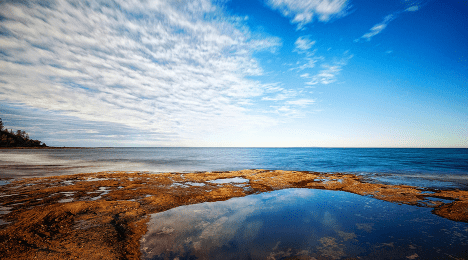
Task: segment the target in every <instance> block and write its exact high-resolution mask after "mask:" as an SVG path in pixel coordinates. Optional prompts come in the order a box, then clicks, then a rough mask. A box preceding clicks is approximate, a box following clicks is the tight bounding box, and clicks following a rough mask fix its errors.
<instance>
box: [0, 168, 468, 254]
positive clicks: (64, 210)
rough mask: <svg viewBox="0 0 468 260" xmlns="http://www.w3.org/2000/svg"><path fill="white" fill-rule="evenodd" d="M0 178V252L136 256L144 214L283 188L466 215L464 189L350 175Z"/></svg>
mask: <svg viewBox="0 0 468 260" xmlns="http://www.w3.org/2000/svg"><path fill="white" fill-rule="evenodd" d="M1 181H2V185H1V186H0V196H1V198H2V205H1V213H2V215H0V218H1V219H2V222H1V224H2V225H1V229H0V237H1V239H0V240H1V241H2V242H0V257H1V258H2V259H35V258H37V259H74V258H77V259H140V258H141V254H142V253H141V244H140V241H141V238H142V236H143V235H144V234H145V233H146V232H147V228H148V227H147V223H148V221H149V219H150V218H149V216H150V215H151V214H154V213H158V212H164V211H167V210H169V209H173V208H176V207H179V206H183V205H191V204H198V203H204V202H215V201H225V200H228V199H231V198H234V197H244V196H248V195H252V194H261V193H266V192H272V191H277V190H282V189H290V188H304V189H321V190H331V191H344V192H348V193H353V194H357V195H361V196H367V197H372V198H375V199H378V200H382V201H387V202H392V203H398V204H402V205H403V204H405V205H412V206H414V207H422V208H430V209H432V213H433V214H435V215H437V216H440V217H442V218H445V219H449V220H452V221H457V222H465V223H466V222H468V214H467V212H468V191H466V190H460V189H445V190H444V189H436V188H422V187H417V186H410V185H391V184H383V183H376V182H372V183H371V182H367V181H365V180H364V178H363V177H362V176H357V175H355V174H340V173H334V174H328V173H319V172H310V171H282V170H240V171H225V172H191V173H160V174H150V173H147V172H119V171H107V172H98V173H82V174H72V175H60V176H51V177H40V178H23V179H10V180H8V179H2V180H1ZM325 259H327V258H326V257H325ZM328 259H337V258H333V257H332V258H328Z"/></svg>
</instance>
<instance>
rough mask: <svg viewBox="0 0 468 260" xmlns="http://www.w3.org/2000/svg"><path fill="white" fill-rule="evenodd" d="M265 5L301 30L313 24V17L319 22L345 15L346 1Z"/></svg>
mask: <svg viewBox="0 0 468 260" xmlns="http://www.w3.org/2000/svg"><path fill="white" fill-rule="evenodd" d="M267 4H268V5H269V6H270V7H271V8H272V9H274V10H278V11H280V13H281V14H282V15H283V16H285V17H289V18H291V23H294V24H297V29H298V30H300V29H302V28H303V27H304V26H305V25H306V24H308V23H311V22H313V20H314V16H317V19H318V20H319V21H321V22H327V21H329V20H330V19H333V18H338V17H342V16H344V15H346V11H347V9H348V1H347V0H268V1H267Z"/></svg>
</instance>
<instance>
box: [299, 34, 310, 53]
mask: <svg viewBox="0 0 468 260" xmlns="http://www.w3.org/2000/svg"><path fill="white" fill-rule="evenodd" d="M314 44H315V41H312V40H311V39H310V36H309V35H307V36H300V37H299V38H297V40H296V42H295V43H294V46H295V47H294V51H296V52H299V53H306V52H307V51H308V50H310V48H312V46H313V45H314Z"/></svg>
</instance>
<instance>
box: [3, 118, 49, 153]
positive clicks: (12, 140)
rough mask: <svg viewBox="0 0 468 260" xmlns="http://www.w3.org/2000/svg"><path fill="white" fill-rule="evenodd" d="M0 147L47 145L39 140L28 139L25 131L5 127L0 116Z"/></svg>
mask: <svg viewBox="0 0 468 260" xmlns="http://www.w3.org/2000/svg"><path fill="white" fill-rule="evenodd" d="M0 147H47V145H46V144H45V143H43V142H41V141H39V140H33V139H30V138H29V135H28V133H26V132H25V131H22V130H17V131H16V132H13V129H10V130H8V129H6V128H5V126H4V125H3V121H2V119H1V118H0Z"/></svg>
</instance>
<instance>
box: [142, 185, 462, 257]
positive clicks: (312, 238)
mask: <svg viewBox="0 0 468 260" xmlns="http://www.w3.org/2000/svg"><path fill="white" fill-rule="evenodd" d="M467 237H468V224H466V223H459V222H453V221H450V220H446V219H443V218H440V217H438V216H435V215H432V214H431V212H430V209H427V208H418V207H413V206H408V205H398V204H393V203H389V202H384V201H379V200H376V199H372V198H369V197H363V196H359V195H355V194H350V193H346V192H341V191H326V190H309V189H288V190H281V191H274V192H270V193H263V194H259V195H251V196H247V197H243V198H234V199H230V200H227V201H224V202H215V203H203V204H198V205H190V206H184V207H179V208H175V209H172V210H169V211H166V212H163V213H158V214H154V215H153V216H152V218H151V221H150V223H149V227H148V233H147V234H146V235H145V236H144V237H143V238H142V249H141V250H142V253H143V256H144V258H145V259H288V258H294V259H341V258H348V257H360V259H376V258H379V259H381V258H390V259H418V258H419V259H434V258H438V259H447V258H451V257H462V258H465V257H466V256H467V255H468V252H467V250H466V248H467V241H468V239H467Z"/></svg>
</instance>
